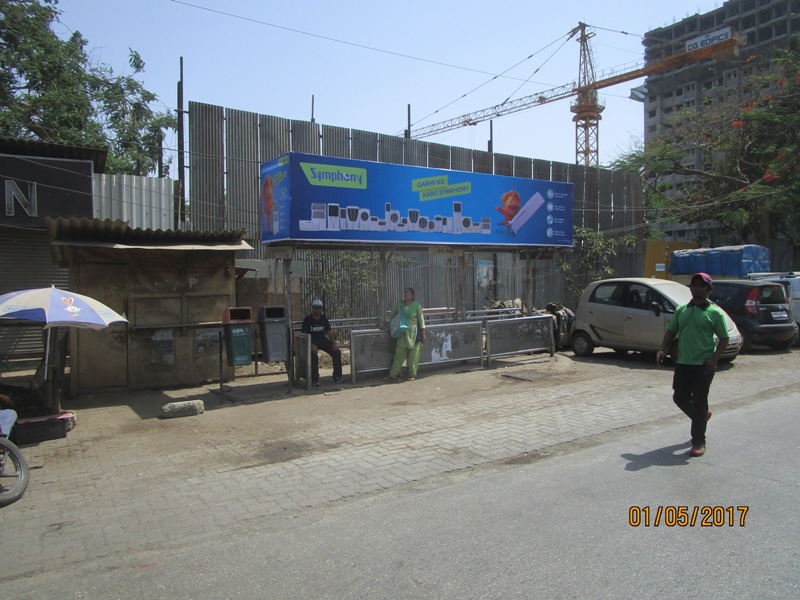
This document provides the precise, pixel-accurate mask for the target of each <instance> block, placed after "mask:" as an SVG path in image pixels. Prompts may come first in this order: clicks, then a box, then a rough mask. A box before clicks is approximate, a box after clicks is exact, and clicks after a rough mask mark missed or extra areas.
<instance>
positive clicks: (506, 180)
mask: <svg viewBox="0 0 800 600" xmlns="http://www.w3.org/2000/svg"><path fill="white" fill-rule="evenodd" d="M572 195H573V185H572V184H571V183H564V182H559V181H543V180H538V179H523V178H519V177H506V176H502V175H486V174H483V173H472V172H467V171H448V170H444V169H429V168H425V167H412V166H405V165H394V164H387V163H378V162H369V161H360V160H351V159H343V158H334V157H330V156H318V155H311V154H299V153H294V152H290V153H289V154H285V155H283V156H281V157H279V158H277V159H275V160H273V161H271V162H269V163H265V164H263V165H262V166H261V202H262V212H261V240H262V242H263V243H266V244H269V243H274V242H285V241H309V242H337V243H348V244H349V243H359V242H363V243H369V244H375V243H386V244H411V245H413V244H424V245H436V244H443V245H468V246H514V247H519V246H559V247H571V246H572Z"/></svg>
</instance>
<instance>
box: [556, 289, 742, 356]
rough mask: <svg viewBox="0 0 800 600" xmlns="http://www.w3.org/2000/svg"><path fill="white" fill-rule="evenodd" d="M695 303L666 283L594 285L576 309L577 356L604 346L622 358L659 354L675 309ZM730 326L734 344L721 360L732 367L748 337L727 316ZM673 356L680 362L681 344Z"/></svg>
mask: <svg viewBox="0 0 800 600" xmlns="http://www.w3.org/2000/svg"><path fill="white" fill-rule="evenodd" d="M691 299H692V294H691V292H690V291H689V288H688V287H687V286H685V285H683V284H682V283H678V282H676V281H669V280H666V279H646V278H643V277H642V278H640V277H631V278H621V279H603V280H600V281H595V282H593V283H590V284H589V286H588V287H587V288H586V289H585V290H584V291H583V294H581V297H580V299H579V300H578V306H577V307H576V309H575V321H574V322H573V324H572V332H571V340H572V351H573V352H574V353H575V354H576V355H578V356H590V355H591V354H592V352H594V349H595V347H598V346H602V347H605V348H612V349H614V350H616V351H617V352H627V351H630V350H633V351H638V352H653V353H655V352H658V349H659V348H660V346H661V341H662V339H663V338H664V332H665V331H666V329H667V323H669V320H670V319H671V318H672V315H673V314H674V313H675V309H676V308H677V307H678V306H680V305H681V304H686V303H687V302H689V300H691ZM725 323H726V325H727V327H728V340H729V341H728V347H727V348H726V349H725V352H724V353H723V355H722V356H721V357H720V359H721V360H723V361H731V360H733V359H734V358H736V355H737V354H739V348H740V346H741V343H742V336H741V334H740V333H739V330H738V329H737V328H736V325H735V324H734V322H733V320H732V319H731V318H730V317H729V316H727V315H726V316H725ZM668 354H669V356H670V358H671V359H672V361H673V362H675V359H676V358H677V355H678V340H677V339H676V340H675V341H674V342H673V344H672V347H671V348H670V349H669V353H668Z"/></svg>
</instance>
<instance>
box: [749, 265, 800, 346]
mask: <svg viewBox="0 0 800 600" xmlns="http://www.w3.org/2000/svg"><path fill="white" fill-rule="evenodd" d="M747 279H758V280H761V281H772V282H774V283H781V284H783V285H784V287H786V295H787V296H788V298H789V306H790V307H791V308H792V315H793V316H794V322H795V323H797V326H798V327H799V328H800V272H798V271H787V272H783V273H750V274H749V275H747ZM794 343H795V345H796V346H797V345H800V336H797V337H796V338H795V339H794Z"/></svg>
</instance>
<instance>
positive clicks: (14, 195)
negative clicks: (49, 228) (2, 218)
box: [5, 179, 39, 217]
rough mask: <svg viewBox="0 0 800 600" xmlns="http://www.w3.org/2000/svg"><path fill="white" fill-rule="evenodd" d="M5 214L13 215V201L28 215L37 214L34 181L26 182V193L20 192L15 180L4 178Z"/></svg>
mask: <svg viewBox="0 0 800 600" xmlns="http://www.w3.org/2000/svg"><path fill="white" fill-rule="evenodd" d="M5 184H6V186H5V187H6V216H7V217H13V216H14V202H15V201H16V202H18V203H19V205H20V207H21V208H22V210H24V211H25V214H26V215H28V216H29V217H36V216H38V214H39V208H38V206H37V204H36V184H35V183H34V182H29V183H28V195H27V196H26V195H25V194H23V193H22V190H21V189H19V186H18V185H17V183H16V182H15V181H11V180H10V179H6V181H5Z"/></svg>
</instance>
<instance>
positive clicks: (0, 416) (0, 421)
mask: <svg viewBox="0 0 800 600" xmlns="http://www.w3.org/2000/svg"><path fill="white" fill-rule="evenodd" d="M6 407H8V408H6ZM16 422H17V411H15V410H14V403H13V402H12V401H11V398H9V397H8V396H6V395H5V394H0V437H4V438H7V437H8V436H9V435H11V429H12V428H13V427H14V423H16Z"/></svg>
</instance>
